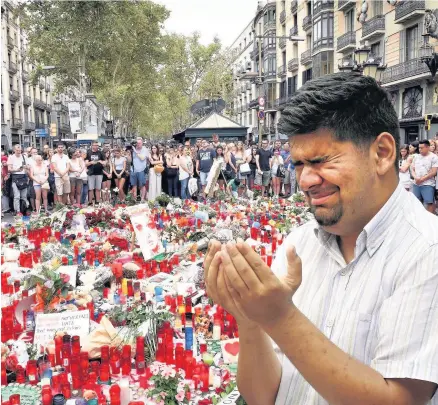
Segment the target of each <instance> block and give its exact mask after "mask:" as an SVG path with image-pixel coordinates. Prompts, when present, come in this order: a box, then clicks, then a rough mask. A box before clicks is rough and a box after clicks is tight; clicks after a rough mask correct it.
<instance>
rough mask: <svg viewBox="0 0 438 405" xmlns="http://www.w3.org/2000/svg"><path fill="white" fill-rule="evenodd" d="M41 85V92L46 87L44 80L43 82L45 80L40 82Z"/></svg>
mask: <svg viewBox="0 0 438 405" xmlns="http://www.w3.org/2000/svg"><path fill="white" fill-rule="evenodd" d="M39 85H40V89H41V90H42V89H44V87H45V83H44V80H43V79H40V81H39Z"/></svg>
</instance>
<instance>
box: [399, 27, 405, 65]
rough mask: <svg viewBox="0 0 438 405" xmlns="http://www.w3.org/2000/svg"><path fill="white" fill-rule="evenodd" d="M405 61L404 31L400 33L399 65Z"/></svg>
mask: <svg viewBox="0 0 438 405" xmlns="http://www.w3.org/2000/svg"><path fill="white" fill-rule="evenodd" d="M405 61H406V30H403V31H400V56H399V63H403V62H405Z"/></svg>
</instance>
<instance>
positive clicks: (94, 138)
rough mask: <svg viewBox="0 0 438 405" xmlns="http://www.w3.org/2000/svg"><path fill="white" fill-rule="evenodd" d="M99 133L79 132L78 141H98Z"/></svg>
mask: <svg viewBox="0 0 438 405" xmlns="http://www.w3.org/2000/svg"><path fill="white" fill-rule="evenodd" d="M97 138H98V135H97V134H77V140H78V141H97Z"/></svg>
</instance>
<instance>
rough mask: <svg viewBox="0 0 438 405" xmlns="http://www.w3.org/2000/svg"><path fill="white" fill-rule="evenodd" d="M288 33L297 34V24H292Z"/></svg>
mask: <svg viewBox="0 0 438 405" xmlns="http://www.w3.org/2000/svg"><path fill="white" fill-rule="evenodd" d="M289 35H291V36H293V35H298V26H297V25H294V26H293V27H292V28H291V29H290V30H289Z"/></svg>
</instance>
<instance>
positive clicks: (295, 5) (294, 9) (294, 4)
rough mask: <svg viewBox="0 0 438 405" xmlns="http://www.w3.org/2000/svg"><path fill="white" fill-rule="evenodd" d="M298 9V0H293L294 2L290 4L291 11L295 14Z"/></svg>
mask: <svg viewBox="0 0 438 405" xmlns="http://www.w3.org/2000/svg"><path fill="white" fill-rule="evenodd" d="M297 10H298V0H292V3H291V4H290V12H291V13H292V14H295V13H296V12H297Z"/></svg>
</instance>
